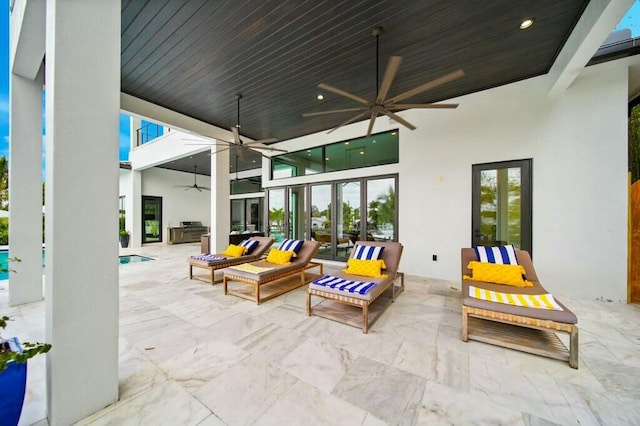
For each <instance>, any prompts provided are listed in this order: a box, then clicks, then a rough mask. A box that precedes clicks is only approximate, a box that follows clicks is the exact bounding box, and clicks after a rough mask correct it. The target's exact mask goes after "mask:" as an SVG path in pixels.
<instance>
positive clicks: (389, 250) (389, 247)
mask: <svg viewBox="0 0 640 426" xmlns="http://www.w3.org/2000/svg"><path fill="white" fill-rule="evenodd" d="M358 244H360V245H364V246H382V247H384V250H383V251H382V254H381V255H380V257H379V259H382V260H384V263H385V264H386V265H387V269H383V270H382V273H383V274H385V275H387V277H386V278H385V277H382V278H375V277H365V276H360V275H352V274H347V273H346V272H343V271H342V270H340V271H338V272H333V273H331V276H334V277H337V278H344V279H345V280H353V281H365V282H372V283H376V285H375V286H374V287H373V288H372V289H371V290H369V291H368V292H367V293H366V294H358V293H349V292H345V291H342V290H336V289H333V288H330V287H325V286H322V285H318V284H314V283H313V282H311V283H309V288H311V289H314V290H318V291H324V292H327V293H333V294H339V295H341V296H348V297H351V298H354V299H362V300H369V301H370V300H375V299H376V298H377V297H378V296H380V294H381V293H383V292H384V291H385V290H386V289H387V288H389V286H388V284H389V283H390V282H393V281H394V280H395V279H396V273H397V272H398V267H399V265H400V258H401V257H402V244H400V243H397V242H389V241H356V245H358ZM353 255H354V251H352V252H351V256H350V258H353Z"/></svg>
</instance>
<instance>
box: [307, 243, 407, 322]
mask: <svg viewBox="0 0 640 426" xmlns="http://www.w3.org/2000/svg"><path fill="white" fill-rule="evenodd" d="M358 245H361V246H374V247H384V249H383V251H382V253H381V255H380V257H379V259H382V260H384V263H385V264H386V269H383V270H382V272H383V273H384V274H385V275H386V277H379V278H378V277H368V276H361V275H352V274H348V273H346V272H343V271H339V272H335V273H333V274H332V275H330V276H327V275H325V276H323V277H321V278H320V279H318V280H315V281H313V282H311V283H310V284H309V289H308V290H307V315H312V314H313V315H317V316H320V317H324V318H328V319H331V320H334V321H339V322H342V323H345V324H348V325H351V326H353V327H358V328H362V332H363V333H365V334H366V333H367V332H368V331H369V327H370V326H371V325H372V324H373V323H374V322H375V321H376V320H377V319H378V318H379V317H380V315H381V314H382V313H383V312H384V311H385V310H386V309H387V308H388V307H389V306H390V305H391V303H393V301H394V300H395V298H396V295H397V294H399V293H400V292H402V291H403V290H404V273H402V272H398V266H399V264H400V258H401V257H402V249H403V247H402V244H400V243H397V242H377V241H356V243H355V246H354V250H352V252H351V256H350V259H353V258H354V256H356V253H357V247H358ZM398 279H400V285H399V286H397V285H395V283H396V281H397V280H398ZM371 284H373V285H371ZM362 292H364V294H362ZM389 293H391V294H390V295H389ZM312 296H317V297H321V298H323V299H324V300H323V301H321V302H320V303H317V304H315V305H313V306H312V305H311V297H312Z"/></svg>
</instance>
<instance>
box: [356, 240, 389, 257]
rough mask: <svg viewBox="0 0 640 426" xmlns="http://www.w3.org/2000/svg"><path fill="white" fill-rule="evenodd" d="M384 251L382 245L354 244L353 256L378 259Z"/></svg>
mask: <svg viewBox="0 0 640 426" xmlns="http://www.w3.org/2000/svg"><path fill="white" fill-rule="evenodd" d="M383 251H384V247H382V246H363V245H360V244H356V246H355V247H354V248H353V258H354V259H360V260H378V259H379V258H380V256H381V255H382V252H383Z"/></svg>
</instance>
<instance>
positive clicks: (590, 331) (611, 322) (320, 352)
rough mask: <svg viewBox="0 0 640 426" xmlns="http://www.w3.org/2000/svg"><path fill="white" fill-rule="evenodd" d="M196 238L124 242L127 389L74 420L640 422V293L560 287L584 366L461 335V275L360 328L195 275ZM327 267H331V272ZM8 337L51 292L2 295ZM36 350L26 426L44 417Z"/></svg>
mask: <svg viewBox="0 0 640 426" xmlns="http://www.w3.org/2000/svg"><path fill="white" fill-rule="evenodd" d="M197 251H198V245H197V244H183V245H174V246H165V245H149V246H145V247H143V248H141V249H124V250H122V252H123V253H122V254H140V255H144V256H149V257H152V258H154V259H155V260H154V261H151V262H145V263H138V264H129V265H124V266H121V267H120V341H119V351H120V372H119V376H120V377H119V380H120V398H119V401H118V402H116V403H114V404H112V405H110V406H108V407H106V408H104V409H103V410H101V411H99V412H97V413H95V414H93V415H91V416H90V417H88V418H86V419H83V420H82V421H81V422H79V424H81V425H106V424H113V425H202V426H207V425H223V424H229V425H243V424H261V425H262V424H263V425H271V424H273V425H282V424H314V425H315V424H327V425H382V424H407V425H411V424H425V425H438V424H455V425H464V424H489V425H494V424H495V425H498V424H500V425H554V424H561V425H572V424H580V425H600V424H604V425H623V424H625V425H626V424H640V385H639V384H640V327H639V325H640V306H638V305H626V304H623V303H617V302H608V301H604V300H589V299H584V298H579V297H568V296H561V295H559V298H560V299H561V300H562V301H563V302H564V303H565V304H567V305H568V306H569V307H571V309H572V310H573V311H574V312H575V313H576V315H577V316H578V318H579V326H580V369H578V370H574V369H572V368H570V367H569V366H568V364H567V363H565V362H561V361H556V360H551V359H547V358H543V357H539V356H535V355H529V354H525V353H521V352H517V351H513V350H509V349H503V348H500V347H496V346H492V345H488V344H484V343H479V342H473V341H469V342H467V343H464V342H462V341H461V340H460V328H461V314H460V294H459V288H460V284H459V283H456V282H445V281H439V280H432V279H424V278H417V277H410V276H408V277H407V279H406V290H405V292H404V293H403V294H401V295H400V296H399V297H398V299H397V300H396V302H395V303H394V305H393V306H391V307H390V308H389V309H388V310H387V311H386V312H385V314H384V315H383V316H382V317H381V318H380V319H379V320H378V322H376V323H375V324H374V326H373V327H372V328H371V330H370V331H369V334H367V335H364V334H362V332H361V330H359V329H356V328H353V327H349V326H346V325H343V324H340V323H335V322H332V321H329V320H326V319H324V318H319V317H307V316H306V313H305V288H304V287H303V288H300V289H297V290H294V291H292V292H290V293H287V294H285V295H282V296H280V297H278V298H276V299H273V300H270V301H268V302H265V303H263V304H262V305H260V306H256V305H255V304H254V303H252V302H249V301H246V300H243V299H239V298H237V297H235V296H224V295H223V294H222V286H221V285H220V284H216V285H214V286H211V285H209V284H207V283H204V282H201V281H196V280H194V281H191V280H189V279H188V271H187V264H186V258H187V256H188V255H189V254H193V253H195V252H197ZM332 268H335V266H327V268H326V269H327V270H329V271H330V270H331V269H332ZM7 298H8V297H7V284H6V281H5V282H2V283H0V312H2V313H3V314H8V315H11V316H12V317H14V318H15V319H16V321H14V322H12V324H11V325H10V329H9V330H8V334H16V335H19V336H23V338H25V339H26V338H28V339H35V340H43V339H44V312H43V310H44V304H43V303H33V304H28V305H23V306H19V307H8V305H7ZM44 360H45V357H42V356H41V357H38V358H35V359H33V360H32V361H31V362H30V364H29V379H28V393H27V397H26V401H25V407H24V409H23V414H22V418H21V420H20V424H21V425H31V424H37V425H47V424H48V423H47V420H46V414H45V410H46V407H45V370H44V368H45V367H44V365H45V363H44Z"/></svg>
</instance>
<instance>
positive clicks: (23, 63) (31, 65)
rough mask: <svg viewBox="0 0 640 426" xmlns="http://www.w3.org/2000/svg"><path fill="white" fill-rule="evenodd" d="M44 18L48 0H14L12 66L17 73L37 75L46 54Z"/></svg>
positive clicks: (26, 75)
mask: <svg viewBox="0 0 640 426" xmlns="http://www.w3.org/2000/svg"><path fill="white" fill-rule="evenodd" d="M4 7H6V5H5V6H4ZM45 19H46V2H45V0H29V1H24V0H23V1H16V2H14V4H13V8H12V9H11V17H10V22H11V29H10V31H11V32H10V44H11V45H10V49H11V56H10V61H11V66H10V70H11V72H13V73H14V74H17V75H19V76H22V77H25V78H28V79H29V80H35V79H36V77H37V76H38V71H39V70H40V68H41V65H42V60H43V58H44V54H45V40H46V36H45V30H46V25H45Z"/></svg>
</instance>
